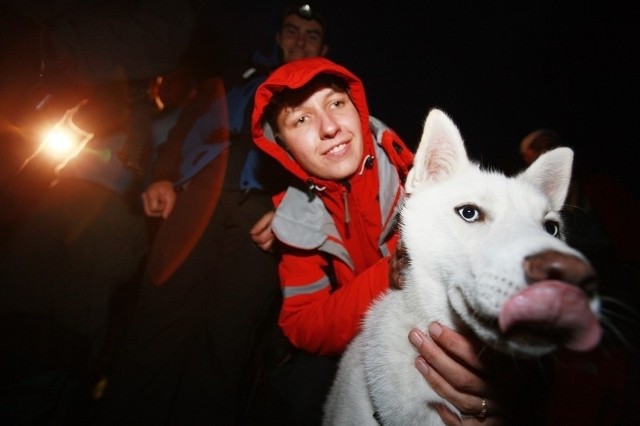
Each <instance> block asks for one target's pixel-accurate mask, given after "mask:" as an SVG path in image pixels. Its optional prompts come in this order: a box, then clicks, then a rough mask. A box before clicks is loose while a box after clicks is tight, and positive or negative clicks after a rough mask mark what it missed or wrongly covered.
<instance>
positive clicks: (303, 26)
mask: <svg viewBox="0 0 640 426" xmlns="http://www.w3.org/2000/svg"><path fill="white" fill-rule="evenodd" d="M287 26H293V27H296V28H297V29H299V30H301V31H305V32H310V31H313V32H316V33H318V34H320V35H322V36H324V29H323V28H322V25H320V23H319V22H318V21H315V20H312V19H303V18H301V17H299V16H297V15H296V14H293V13H292V14H290V15H288V16H286V17H285V18H284V21H283V22H282V27H283V28H284V27H287Z"/></svg>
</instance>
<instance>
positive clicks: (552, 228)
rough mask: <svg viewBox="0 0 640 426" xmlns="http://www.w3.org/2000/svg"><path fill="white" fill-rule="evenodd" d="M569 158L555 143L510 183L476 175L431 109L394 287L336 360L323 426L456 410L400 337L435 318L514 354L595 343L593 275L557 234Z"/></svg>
mask: <svg viewBox="0 0 640 426" xmlns="http://www.w3.org/2000/svg"><path fill="white" fill-rule="evenodd" d="M572 161H573V151H572V150H571V149H569V148H557V149H555V150H553V151H550V152H547V153H545V154H543V155H542V156H541V157H539V158H538V160H537V161H535V162H534V163H533V164H532V165H531V166H530V167H529V168H528V169H527V170H525V171H524V172H522V173H520V174H519V175H518V176H516V177H511V178H509V177H506V176H504V175H503V174H500V173H497V172H493V171H487V170H481V169H480V167H479V166H478V165H476V164H475V163H473V162H471V161H470V160H469V159H468V157H467V153H466V150H465V148H464V143H463V141H462V137H461V135H460V132H459V131H458V128H457V127H456V126H455V124H454V123H453V122H452V121H451V120H450V119H449V117H447V116H446V115H445V114H444V113H443V112H441V111H439V110H436V109H434V110H432V111H431V112H430V113H429V115H428V117H427V119H426V121H425V125H424V132H423V135H422V140H421V142H420V145H419V147H418V150H417V152H416V156H415V161H414V166H413V168H412V170H411V171H410V173H409V175H408V177H407V181H406V185H405V188H406V191H407V194H408V198H407V200H406V202H405V204H404V206H403V210H402V213H401V221H400V226H401V227H400V232H401V241H402V242H403V244H404V246H405V248H406V253H407V257H408V259H407V266H406V269H405V270H404V271H402V276H403V288H402V290H391V291H388V292H387V293H386V294H385V295H383V296H382V297H380V298H379V299H378V300H377V301H376V302H374V304H373V305H372V307H371V308H370V309H369V311H368V313H367V315H366V318H365V321H364V324H363V329H362V332H361V333H360V334H359V335H358V336H357V337H356V338H355V339H354V340H353V342H352V343H351V344H350V345H349V347H348V348H347V350H346V352H345V353H344V355H343V358H342V360H341V363H340V367H339V370H338V373H337V376H336V379H335V382H334V384H333V387H332V389H331V391H330V394H329V396H328V399H327V402H326V403H325V413H324V424H325V425H357V426H366V425H376V426H377V425H379V424H382V425H384V426H389V425H403V426H409V425H422V426H424V425H440V424H443V423H442V420H441V419H440V417H439V416H438V414H437V412H436V411H435V409H434V408H433V407H431V404H432V403H444V404H446V405H447V406H449V407H450V408H451V409H452V410H453V411H454V412H457V410H456V409H455V408H454V407H453V406H452V405H451V404H449V403H448V402H446V401H444V400H443V399H442V398H441V397H440V396H438V395H437V394H436V393H435V391H433V390H432V389H431V388H430V387H429V385H428V383H427V381H426V380H425V379H424V378H423V377H422V375H421V374H420V373H419V372H418V370H417V369H416V367H415V366H414V362H415V359H416V357H417V356H418V353H417V351H416V350H415V348H414V347H413V346H412V345H411V344H410V342H409V340H408V334H409V331H410V329H411V328H413V327H417V328H419V329H422V330H426V328H427V325H428V324H429V323H431V322H432V321H439V322H441V323H443V324H445V325H447V326H449V327H452V328H455V329H457V330H458V331H460V332H463V330H466V331H464V332H469V331H471V332H473V333H475V334H476V335H477V336H478V337H479V338H480V339H481V340H482V341H484V342H485V343H486V344H487V345H488V346H490V347H492V348H494V349H496V350H498V351H501V352H503V353H507V354H511V355H514V356H521V357H537V356H542V355H545V354H548V353H550V352H552V351H553V350H554V349H555V348H556V347H558V346H559V345H563V346H566V347H569V348H572V349H575V350H589V349H591V348H593V347H595V346H596V345H597V344H598V342H599V340H600V337H601V333H602V332H601V327H600V323H599V321H598V319H597V315H598V310H599V298H598V296H597V295H596V288H595V286H596V283H595V275H594V273H593V270H592V269H591V267H590V266H589V264H588V262H587V260H586V259H585V258H584V256H583V255H582V254H580V253H579V252H578V251H576V250H574V249H572V248H570V247H569V246H567V244H566V243H565V242H563V240H562V239H561V238H562V233H561V224H562V221H561V217H560V213H559V211H560V209H561V208H562V206H563V203H564V200H565V197H566V195H567V191H568V187H569V181H570V178H571V167H572ZM374 413H375V414H376V417H377V419H378V420H376V419H375V418H374ZM460 415H461V414H460Z"/></svg>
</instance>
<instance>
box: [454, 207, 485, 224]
mask: <svg viewBox="0 0 640 426" xmlns="http://www.w3.org/2000/svg"><path fill="white" fill-rule="evenodd" d="M457 211H458V215H460V217H461V218H463V219H464V220H466V221H467V222H475V221H476V220H479V219H480V210H479V209H478V208H477V207H476V206H470V205H466V206H462V207H458V210H457Z"/></svg>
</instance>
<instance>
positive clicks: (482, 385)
mask: <svg viewBox="0 0 640 426" xmlns="http://www.w3.org/2000/svg"><path fill="white" fill-rule="evenodd" d="M432 328H433V326H432V325H430V329H432ZM409 338H410V340H411V342H412V343H413V345H414V346H415V347H416V348H417V349H418V352H419V353H420V355H421V356H422V357H423V358H424V360H425V361H426V362H427V363H428V364H429V366H430V367H431V368H433V369H435V370H436V371H437V372H438V374H439V375H441V376H442V377H445V378H446V381H447V383H448V384H450V385H451V386H452V387H453V388H455V389H457V391H458V392H464V393H467V394H472V395H486V394H487V393H488V389H487V388H488V385H487V384H486V382H485V381H484V380H483V379H482V378H481V377H480V376H479V375H478V374H477V373H476V372H475V371H473V370H472V369H470V368H468V367H466V366H465V365H464V364H461V363H460V362H459V361H458V360H457V359H455V358H453V357H452V356H451V355H450V354H449V353H448V352H446V351H445V350H443V349H442V348H441V347H440V346H438V344H437V342H435V341H433V340H432V339H431V338H429V337H427V336H425V335H424V333H422V332H421V331H420V330H417V329H414V330H412V331H411V333H410V335H409ZM445 349H448V348H445ZM445 399H448V398H445Z"/></svg>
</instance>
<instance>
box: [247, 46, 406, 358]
mask: <svg viewBox="0 0 640 426" xmlns="http://www.w3.org/2000/svg"><path fill="white" fill-rule="evenodd" d="M322 73H330V74H334V75H337V76H339V77H341V78H343V79H344V80H345V81H346V82H347V84H348V86H349V94H350V97H351V99H352V101H353V103H354V105H355V106H356V108H357V110H358V112H359V115H360V121H361V123H362V129H363V132H362V133H363V136H364V153H363V159H362V167H361V168H360V170H359V171H358V172H357V173H355V174H354V175H353V176H352V177H350V178H349V179H348V184H346V185H345V184H344V183H341V182H337V181H332V180H323V179H319V178H316V177H314V176H311V175H309V174H308V173H307V172H305V171H304V170H303V169H302V167H300V165H299V164H298V163H297V162H296V161H295V160H294V159H293V158H292V157H291V156H290V155H289V154H288V153H287V152H286V151H285V150H284V149H283V148H282V147H280V146H279V145H278V144H277V143H276V142H275V138H274V136H273V132H272V130H271V128H270V127H269V125H268V124H266V123H263V120H262V116H263V113H264V109H265V107H266V106H267V105H268V104H269V102H270V100H271V98H272V96H273V94H274V93H277V92H279V91H281V90H282V89H284V88H292V89H295V88H300V87H302V86H304V85H305V84H306V83H308V82H309V81H310V80H311V79H312V78H313V77H315V76H316V75H318V74H322ZM252 132H253V138H254V142H255V143H256V144H257V145H258V147H260V148H261V149H262V150H264V151H265V152H266V153H268V154H269V155H271V156H273V157H274V158H276V159H277V160H278V161H279V162H280V163H281V164H282V165H283V166H284V167H285V168H286V169H287V170H289V171H290V172H291V173H293V174H294V175H295V176H296V177H297V178H298V179H299V183H300V185H299V186H291V187H290V188H289V189H288V190H287V191H286V192H285V193H283V194H280V195H278V196H276V197H275V198H274V202H275V204H276V206H277V210H276V215H275V218H274V220H273V223H272V229H273V231H274V233H275V235H276V237H277V238H278V240H279V241H280V242H281V243H282V244H281V254H282V260H281V261H280V266H279V274H280V283H281V286H282V290H283V295H284V301H283V306H282V310H281V313H280V320H279V323H280V326H281V327H282V329H283V331H284V333H285V335H286V336H287V337H288V338H289V340H290V341H291V342H292V343H293V345H294V346H296V347H299V348H301V349H304V350H306V351H308V352H311V353H315V354H323V355H336V354H340V353H342V351H343V350H344V349H345V347H346V345H347V344H348V343H349V342H350V341H351V339H353V337H354V336H355V334H356V333H357V332H358V331H359V329H360V324H361V321H362V318H363V316H364V313H365V311H366V310H367V308H368V307H369V306H370V304H371V302H372V301H373V300H374V299H375V298H377V297H378V296H380V294H381V293H383V292H384V291H386V290H387V289H388V287H389V282H388V277H389V266H388V265H389V262H388V260H389V255H390V253H393V250H394V249H395V244H396V239H397V232H396V229H395V219H396V216H397V213H398V211H399V208H400V202H401V200H402V199H403V196H404V191H403V186H402V184H403V182H404V179H405V177H406V174H407V171H408V169H409V167H410V165H411V163H412V161H413V153H412V152H411V151H410V150H409V149H408V148H407V147H406V145H405V144H404V142H403V141H402V140H401V139H400V138H399V137H398V135H396V133H395V132H394V131H393V130H391V129H390V128H388V127H387V126H386V125H384V124H383V123H382V122H380V121H379V120H377V119H376V118H374V117H371V116H369V110H368V107H367V102H366V98H365V92H364V87H363V85H362V83H361V81H360V80H359V79H358V78H357V77H356V76H355V75H353V74H352V73H351V72H349V71H348V70H347V69H345V68H343V67H341V66H339V65H337V64H335V63H333V62H331V61H329V60H328V59H325V58H308V59H301V60H297V61H293V62H289V63H287V64H285V65H283V66H281V67H280V68H278V69H277V70H275V71H274V72H273V73H272V74H271V75H270V76H269V77H268V78H267V80H266V81H265V82H264V83H263V84H262V85H261V86H260V87H259V88H258V90H257V91H256V95H255V106H254V110H253V117H252Z"/></svg>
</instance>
